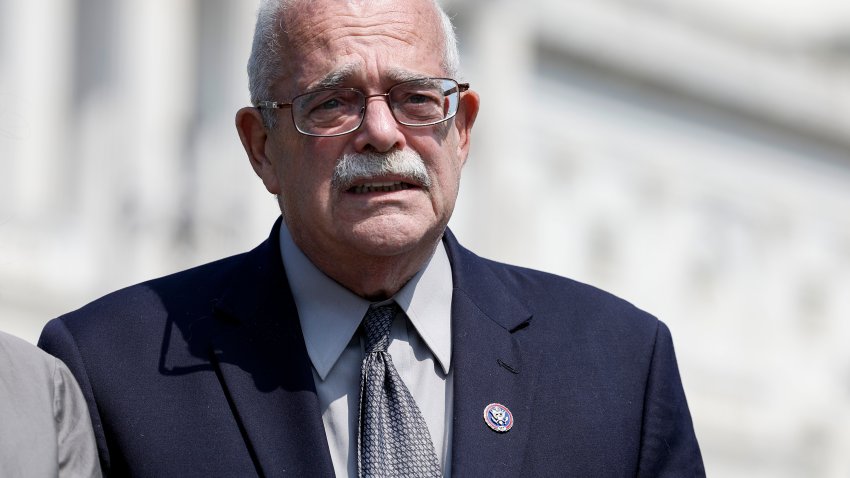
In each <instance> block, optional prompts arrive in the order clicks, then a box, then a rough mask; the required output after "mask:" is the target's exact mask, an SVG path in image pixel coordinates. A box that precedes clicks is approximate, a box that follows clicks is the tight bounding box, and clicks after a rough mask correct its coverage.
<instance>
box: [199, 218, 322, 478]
mask: <svg viewBox="0 0 850 478" xmlns="http://www.w3.org/2000/svg"><path fill="white" fill-rule="evenodd" d="M279 231H280V220H278V222H277V223H276V224H275V227H274V228H273V229H272V233H271V236H270V238H269V240H267V241H266V242H264V243H263V244H261V245H260V246H259V247H257V248H256V249H254V250H253V251H251V252H249V253H248V254H247V255H246V256H245V261H244V264H243V265H242V268H241V271H240V272H239V273H237V274H235V275H234V280H233V284H232V286H231V288H230V290H229V291H228V292H227V293H226V294H225V295H224V296H223V297H222V298H221V299H220V300H219V301H218V302H217V303H216V304H215V313H216V316H217V317H218V319H219V320H218V323H217V326H218V328H217V331H216V333H215V334H214V336H213V338H212V351H211V353H212V357H213V359H212V360H213V363H214V365H215V366H216V369H217V370H216V372H217V374H218V377H219V380H220V381H221V383H222V387H223V389H224V391H225V394H226V395H227V399H228V402H229V403H230V407H231V410H232V411H233V414H234V418H235V419H236V421H237V423H238V425H239V429H240V432H241V433H242V435H243V437H244V438H245V441H246V445H247V446H248V448H249V451H250V453H251V458H252V459H253V461H254V463H255V466H256V467H257V472H258V475H260V476H283V475H288V476H333V475H334V472H333V466H332V463H331V458H330V452H329V450H328V445H327V439H326V437H325V432H324V427H323V425H322V419H321V411H320V410H319V402H318V398H317V396H316V389H315V384H314V383H313V376H312V371H311V365H310V360H309V358H308V355H307V350H306V347H305V345H304V339H303V335H302V333H301V327H300V324H299V321H298V313H297V311H296V309H295V303H294V300H293V298H292V295H291V292H290V290H289V284H288V282H287V280H286V274H285V273H284V270H283V262H282V259H281V257H280V248H279V247H278V237H279Z"/></svg>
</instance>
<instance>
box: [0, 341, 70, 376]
mask: <svg viewBox="0 0 850 478" xmlns="http://www.w3.org/2000/svg"><path fill="white" fill-rule="evenodd" d="M0 362H2V363H3V364H4V365H3V366H2V367H0V377H2V380H3V381H5V382H6V383H17V384H18V385H16V386H17V387H21V386H22V384H26V383H31V384H32V383H38V384H49V383H50V381H51V380H52V377H53V374H54V372H55V370H56V367H57V365H58V363H57V362H58V361H57V360H56V359H55V358H54V357H53V356H51V355H50V354H48V353H47V352H45V351H43V350H41V349H39V348H38V347H36V346H35V345H33V344H31V343H29V342H27V341H26V340H24V339H22V338H19V337H16V336H14V335H11V334H7V333H5V332H2V331H0ZM59 363H61V362H59ZM45 389H46V388H45Z"/></svg>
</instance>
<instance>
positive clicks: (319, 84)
mask: <svg viewBox="0 0 850 478" xmlns="http://www.w3.org/2000/svg"><path fill="white" fill-rule="evenodd" d="M356 70H357V65H356V64H354V63H348V64H346V65H342V66H341V67H339V68H336V69H335V70H333V71H331V72H330V73H328V74H327V75H325V76H323V77H322V78H320V79H319V80H318V81H316V82H314V83H312V84H311V85H310V86H308V87H307V90H306V91H305V93H310V92H313V91H317V90H323V89H326V88H339V87H341V86H342V85H344V84H345V82H346V80H348V79H349V78H351V77H352V76H354V73H355V71H356Z"/></svg>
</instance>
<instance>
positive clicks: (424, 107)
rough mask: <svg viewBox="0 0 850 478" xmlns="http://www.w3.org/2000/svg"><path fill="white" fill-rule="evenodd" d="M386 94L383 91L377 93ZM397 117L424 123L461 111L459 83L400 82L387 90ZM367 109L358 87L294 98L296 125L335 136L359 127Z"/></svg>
mask: <svg viewBox="0 0 850 478" xmlns="http://www.w3.org/2000/svg"><path fill="white" fill-rule="evenodd" d="M375 96H383V95H375ZM386 97H387V100H388V101H389V105H390V110H391V111H392V114H393V116H394V117H395V119H396V121H398V122H399V123H401V124H404V125H409V126H424V125H431V124H436V123H439V122H441V121H445V120H447V119H449V118H451V117H452V116H454V115H455V113H456V112H457V106H458V97H459V91H458V84H457V83H456V82H455V81H454V80H450V79H443V78H433V79H423V80H413V81H406V82H403V83H399V84H397V85H395V86H393V87H392V88H390V90H389V91H388V92H387V94H386ZM365 111H366V96H365V95H364V94H363V93H362V92H360V91H358V90H354V89H342V88H341V89H327V90H319V91H315V92H312V93H306V94H303V95H300V96H297V97H296V98H294V99H293V101H292V117H293V119H294V120H295V125H296V127H297V128H298V129H299V130H300V131H301V132H302V133H306V134H313V135H321V136H325V135H327V136H332V135H338V134H345V133H349V132H351V131H354V130H356V129H357V128H359V127H360V123H361V122H362V121H363V116H364V114H365Z"/></svg>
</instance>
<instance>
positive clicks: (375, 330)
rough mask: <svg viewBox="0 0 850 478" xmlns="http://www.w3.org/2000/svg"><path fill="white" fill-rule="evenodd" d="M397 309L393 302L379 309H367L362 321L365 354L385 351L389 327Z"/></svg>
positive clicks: (388, 337)
mask: <svg viewBox="0 0 850 478" xmlns="http://www.w3.org/2000/svg"><path fill="white" fill-rule="evenodd" d="M397 308H398V306H397V305H396V303H395V302H393V303H392V304H387V305H382V306H379V307H374V306H373V307H369V310H368V311H367V312H366V317H365V318H364V319H363V329H364V330H365V331H366V353H372V352H386V351H387V346H388V345H389V342H390V326H391V325H392V323H393V317H395V313H396V309H397Z"/></svg>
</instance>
